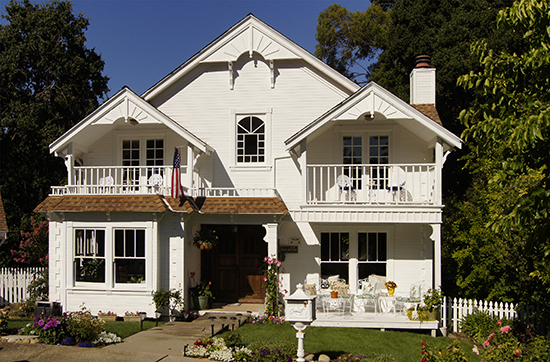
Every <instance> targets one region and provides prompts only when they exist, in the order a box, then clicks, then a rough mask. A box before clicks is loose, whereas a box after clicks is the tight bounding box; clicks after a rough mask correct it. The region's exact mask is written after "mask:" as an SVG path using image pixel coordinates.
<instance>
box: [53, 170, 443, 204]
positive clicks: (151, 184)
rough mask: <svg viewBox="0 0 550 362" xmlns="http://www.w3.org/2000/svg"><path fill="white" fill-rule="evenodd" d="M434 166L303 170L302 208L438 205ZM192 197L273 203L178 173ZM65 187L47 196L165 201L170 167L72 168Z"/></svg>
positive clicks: (262, 193) (263, 192) (267, 193)
mask: <svg viewBox="0 0 550 362" xmlns="http://www.w3.org/2000/svg"><path fill="white" fill-rule="evenodd" d="M436 169H437V168H436V165H435V164H433V163H425V164H391V165H372V164H370V165H369V164H364V165H342V164H340V165H308V166H307V174H306V175H305V176H306V177H305V181H304V190H305V195H306V197H305V204H306V205H310V206H314V205H319V206H321V205H334V206H336V205H439V203H440V202H441V201H440V197H438V196H437V195H438V191H437V190H438V182H436V180H438V179H440V177H439V176H438V175H437V173H436ZM180 172H181V181H182V185H183V186H184V191H185V194H186V195H187V196H191V197H201V196H202V197H277V190H274V189H273V188H258V187H250V188H235V187H209V186H208V185H206V184H205V182H204V181H203V180H202V179H200V177H199V175H198V174H196V173H194V175H189V174H188V168H187V166H182V167H181V169H180ZM68 177H69V182H68V184H67V185H66V186H54V187H52V195H57V196H60V195H132V194H134V195H136V194H140V195H144V194H160V195H165V196H169V195H170V194H171V188H172V166H137V167H127V166H85V167H84V166H75V167H74V168H73V170H72V172H69V176H68Z"/></svg>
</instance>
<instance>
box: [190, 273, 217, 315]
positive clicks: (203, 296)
mask: <svg viewBox="0 0 550 362" xmlns="http://www.w3.org/2000/svg"><path fill="white" fill-rule="evenodd" d="M211 285H212V282H206V281H205V280H201V281H200V282H199V283H198V284H197V285H195V286H194V287H192V288H189V292H190V293H191V297H193V301H195V300H196V302H197V303H196V304H195V308H196V309H206V308H207V306H208V300H209V298H213V296H212V291H211V290H210V286H211ZM195 298H196V299H195Z"/></svg>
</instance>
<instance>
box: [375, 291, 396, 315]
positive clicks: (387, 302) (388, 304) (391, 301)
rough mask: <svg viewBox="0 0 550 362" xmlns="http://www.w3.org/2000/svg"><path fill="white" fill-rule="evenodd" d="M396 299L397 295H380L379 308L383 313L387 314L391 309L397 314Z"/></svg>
mask: <svg viewBox="0 0 550 362" xmlns="http://www.w3.org/2000/svg"><path fill="white" fill-rule="evenodd" d="M396 302H397V301H396V299H395V297H390V296H383V295H381V296H379V297H378V310H379V311H380V312H381V313H382V314H387V313H389V312H390V311H392V310H393V314H395V304H396Z"/></svg>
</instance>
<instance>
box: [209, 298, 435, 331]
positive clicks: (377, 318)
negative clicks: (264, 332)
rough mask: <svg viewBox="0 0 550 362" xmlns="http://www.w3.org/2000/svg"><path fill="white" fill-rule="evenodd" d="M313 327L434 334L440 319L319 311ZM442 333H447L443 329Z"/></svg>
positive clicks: (238, 308)
mask: <svg viewBox="0 0 550 362" xmlns="http://www.w3.org/2000/svg"><path fill="white" fill-rule="evenodd" d="M264 311H265V306H264V305H263V304H259V303H234V304H217V305H216V304H215V305H214V307H213V308H212V309H205V310H201V311H200V312H201V313H242V314H246V313H247V312H249V313H250V314H254V315H258V314H263V313H264ZM311 326H313V327H343V328H372V329H380V330H386V329H425V330H426V329H427V330H431V331H432V335H434V334H435V333H436V332H437V329H439V322H438V321H429V322H419V321H412V320H410V319H409V318H408V317H407V316H406V315H405V314H403V313H400V312H396V313H395V314H394V313H392V312H390V313H374V312H372V313H369V312H365V313H352V314H350V313H349V312H346V313H344V314H342V313H334V312H330V313H325V312H320V311H317V313H316V319H315V320H314V321H313V323H312V324H311ZM442 333H445V332H444V331H442Z"/></svg>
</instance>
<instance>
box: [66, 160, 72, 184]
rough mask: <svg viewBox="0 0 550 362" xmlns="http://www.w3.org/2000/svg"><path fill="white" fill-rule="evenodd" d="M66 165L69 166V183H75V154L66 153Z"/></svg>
mask: <svg viewBox="0 0 550 362" xmlns="http://www.w3.org/2000/svg"><path fill="white" fill-rule="evenodd" d="M65 167H67V185H68V186H73V185H74V156H73V154H68V155H65Z"/></svg>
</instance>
